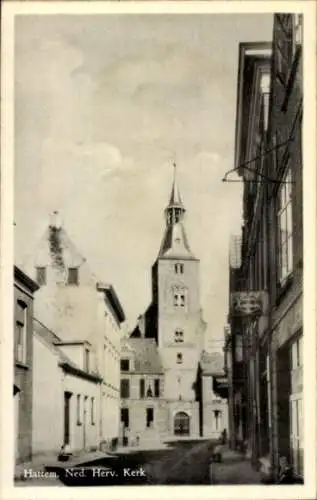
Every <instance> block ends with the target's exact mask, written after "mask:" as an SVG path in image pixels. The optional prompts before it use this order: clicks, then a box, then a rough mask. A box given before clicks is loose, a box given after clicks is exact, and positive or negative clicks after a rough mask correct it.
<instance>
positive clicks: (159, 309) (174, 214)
mask: <svg viewBox="0 0 317 500" xmlns="http://www.w3.org/2000/svg"><path fill="white" fill-rule="evenodd" d="M185 213H186V210H185V207H184V205H183V202H182V199H181V196H180V191H179V188H178V185H177V178H176V165H175V164H174V179H173V184H172V190H171V195H170V199H169V203H168V206H167V207H166V209H165V222H166V228H165V232H164V235H163V240H162V244H161V247H160V250H159V254H158V258H157V260H156V262H155V264H154V266H153V302H154V303H155V305H156V313H157V325H156V328H157V332H156V337H157V344H158V350H159V353H160V358H161V361H162V365H163V368H164V373H165V377H164V378H165V383H164V399H165V401H166V403H167V405H168V408H169V414H170V416H169V421H170V429H169V430H170V432H172V433H173V434H178V433H179V434H182V433H184V434H187V431H186V427H188V434H190V435H198V409H197V408H196V405H197V403H195V391H194V383H195V379H196V375H197V366H198V363H199V359H200V356H201V352H202V350H203V345H204V344H203V337H204V331H205V323H204V321H203V319H202V313H201V307H200V293H199V260H198V259H197V258H195V256H194V255H193V253H192V251H191V249H190V247H189V243H188V240H187V236H186V232H185V227H184V218H185ZM178 416H179V418H178ZM181 417H182V418H183V419H184V420H183V421H182V418H181ZM177 419H178V420H177ZM186 421H187V424H186ZM177 422H178V423H177ZM184 422H185V423H184ZM177 426H180V430H179V432H178V431H177ZM171 427H172V428H171Z"/></svg>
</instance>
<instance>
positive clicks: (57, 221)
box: [50, 210, 62, 229]
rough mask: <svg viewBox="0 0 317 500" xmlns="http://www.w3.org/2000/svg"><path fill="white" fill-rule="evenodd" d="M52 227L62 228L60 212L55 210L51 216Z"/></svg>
mask: <svg viewBox="0 0 317 500" xmlns="http://www.w3.org/2000/svg"><path fill="white" fill-rule="evenodd" d="M50 227H54V228H56V229H60V228H61V227H62V220H61V216H60V214H59V212H58V211H57V210H54V212H52V213H51V215H50Z"/></svg>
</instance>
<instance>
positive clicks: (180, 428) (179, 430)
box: [174, 411, 190, 436]
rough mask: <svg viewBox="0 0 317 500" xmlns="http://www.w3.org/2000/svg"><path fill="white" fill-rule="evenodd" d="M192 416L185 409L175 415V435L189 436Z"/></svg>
mask: <svg viewBox="0 0 317 500" xmlns="http://www.w3.org/2000/svg"><path fill="white" fill-rule="evenodd" d="M189 424H190V418H189V416H188V415H187V413H185V412H184V411H179V412H178V413H176V415H175V417H174V435H175V436H189Z"/></svg>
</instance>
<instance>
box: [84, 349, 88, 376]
mask: <svg viewBox="0 0 317 500" xmlns="http://www.w3.org/2000/svg"><path fill="white" fill-rule="evenodd" d="M84 370H85V371H86V372H89V349H85V358H84Z"/></svg>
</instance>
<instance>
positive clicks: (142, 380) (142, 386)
mask: <svg viewBox="0 0 317 500" xmlns="http://www.w3.org/2000/svg"><path fill="white" fill-rule="evenodd" d="M144 395H145V385H144V379H143V378H141V379H140V398H141V399H143V398H144Z"/></svg>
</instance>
